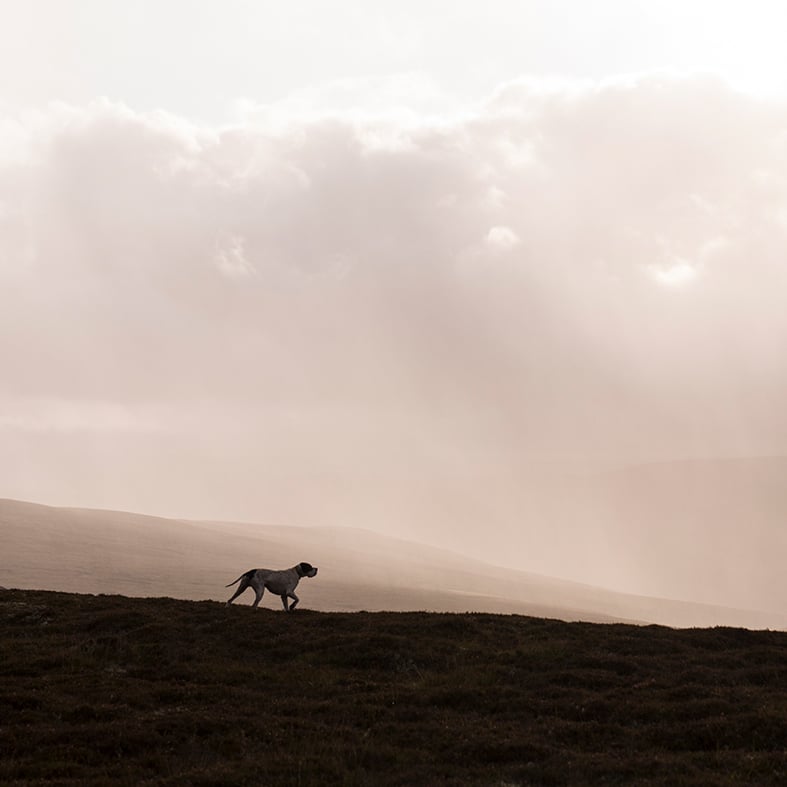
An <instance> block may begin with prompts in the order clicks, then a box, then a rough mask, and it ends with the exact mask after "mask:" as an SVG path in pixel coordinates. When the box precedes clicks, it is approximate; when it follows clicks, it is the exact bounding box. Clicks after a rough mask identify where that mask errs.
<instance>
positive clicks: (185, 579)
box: [0, 500, 787, 629]
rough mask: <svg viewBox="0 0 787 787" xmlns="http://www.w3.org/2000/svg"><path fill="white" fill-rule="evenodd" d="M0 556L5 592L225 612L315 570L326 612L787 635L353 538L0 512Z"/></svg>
mask: <svg viewBox="0 0 787 787" xmlns="http://www.w3.org/2000/svg"><path fill="white" fill-rule="evenodd" d="M0 554H2V563H1V564H0V585H3V586H6V587H23V588H24V587H26V588H37V589H44V590H65V591H74V592H80V593H122V594H124V595H130V596H172V597H179V598H184V599H192V600H203V599H205V600H207V599H210V600H224V599H226V598H228V597H229V595H230V592H229V591H227V590H226V589H225V587H224V586H225V585H226V584H227V583H228V582H231V581H232V580H234V579H235V578H236V577H237V576H238V575H239V574H240V573H241V572H243V571H245V570H247V569H249V568H253V567H259V566H265V567H285V566H291V565H294V564H295V563H297V562H300V561H301V560H306V561H308V562H310V563H312V564H314V565H316V566H318V567H320V574H319V577H318V579H316V580H313V581H311V580H307V581H305V582H303V583H302V584H301V586H300V588H299V591H298V593H299V595H300V596H301V598H302V599H303V602H302V603H303V605H304V606H308V607H309V608H311V609H317V610H322V611H359V610H368V611H381V610H391V611H404V610H425V611H438V612H462V611H468V610H470V611H478V612H496V613H518V614H526V615H532V616H539V617H553V618H560V619H565V620H586V621H593V622H610V621H621V620H625V621H644V622H652V623H661V624H667V625H675V626H709V625H734V626H746V627H749V628H784V629H787V614H778V613H775V612H769V613H758V612H755V611H746V610H734V609H724V608H720V607H714V606H711V605H701V604H690V603H686V602H680V601H671V600H665V599H655V598H645V597H641V596H634V595H630V594H622V593H615V592H613V591H610V590H605V589H602V588H598V587H592V586H590V585H583V584H579V583H575V582H568V581H565V580H560V579H555V578H551V577H544V576H540V575H537V574H532V573H527V572H521V571H514V570H511V569H505V568H501V567H499V566H492V565H490V564H488V563H484V562H482V561H479V560H473V559H472V558H469V557H466V556H464V555H459V554H456V553H453V552H450V551H447V550H441V549H437V548H435V547H430V546H426V545H424V544H417V543H413V542H408V541H402V540H399V539H395V538H390V537H386V536H383V535H380V534H378V533H373V532H371V531H368V530H358V529H352V528H300V527H281V526H272V525H257V524H249V523H232V522H191V521H185V520H174V519H163V518H160V517H151V516H143V515H140V514H132V513H128V512H117V511H101V510H90V509H68V508H54V507H51V506H42V505H37V504H34V503H25V502H20V501H13V500H0ZM244 600H245V599H243V598H241V602H243V601H244ZM263 603H265V604H267V605H271V604H272V605H273V606H274V607H275V606H276V605H277V604H278V603H279V602H278V600H276V599H273V600H271V599H269V598H266V599H265V600H264V602H263Z"/></svg>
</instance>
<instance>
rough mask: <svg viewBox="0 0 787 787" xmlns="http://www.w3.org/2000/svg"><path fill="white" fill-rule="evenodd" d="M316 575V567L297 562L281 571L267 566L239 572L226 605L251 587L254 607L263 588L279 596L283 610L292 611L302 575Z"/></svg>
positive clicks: (258, 601) (296, 600) (263, 590)
mask: <svg viewBox="0 0 787 787" xmlns="http://www.w3.org/2000/svg"><path fill="white" fill-rule="evenodd" d="M314 576H317V569H316V568H315V567H314V566H313V565H311V563H298V565H297V566H293V567H292V568H286V569H283V570H282V571H273V570H271V569H269V568H253V569H251V571H247V572H246V573H245V574H241V575H240V576H239V577H238V578H237V579H236V580H235V582H240V585H239V586H238V589H237V590H236V591H235V595H233V597H232V598H231V599H230V600H229V601H228V602H227V606H229V605H230V604H232V602H233V601H234V600H235V599H236V598H237V597H238V596H239V595H240V594H241V593H243V591H244V590H246V588H249V587H250V588H252V589H253V590H254V593H255V595H256V598H255V599H254V603H253V604H252V607H256V606H257V605H258V604H259V603H260V599H262V595H263V593H265V590H266V589H267V590H270V592H271V593H275V594H276V595H277V596H279V597H280V598H281V603H282V605H283V606H284V611H285V612H292V611H293V610H294V609H295V605H296V604H297V603H298V602H299V601H300V599H299V598H298V597H297V596H296V595H295V588H296V587H297V586H298V582H300V581H301V578H302V577H314ZM235 582H230V584H229V585H226V587H228V588H229V587H232V586H233V585H234V584H235ZM288 599H292V604H288Z"/></svg>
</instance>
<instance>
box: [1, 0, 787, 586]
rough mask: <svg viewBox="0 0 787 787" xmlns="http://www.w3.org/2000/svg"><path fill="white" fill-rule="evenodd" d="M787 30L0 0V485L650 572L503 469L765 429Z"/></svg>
mask: <svg viewBox="0 0 787 787" xmlns="http://www.w3.org/2000/svg"><path fill="white" fill-rule="evenodd" d="M786 28H787V8H785V6H784V4H783V3H780V2H776V0H774V1H773V2H769V1H768V0H749V2H745V3H744V2H713V3H712V2H705V1H704V0H703V1H701V2H691V0H683V2H681V3H678V2H672V1H671V0H662V2H658V3H656V2H644V1H638V0H599V1H598V2H593V3H586V2H580V1H579V0H576V1H574V2H571V1H568V0H550V2H537V1H528V0H521V1H520V2H499V1H495V0H488V1H487V2H484V3H480V2H468V1H467V0H465V1H464V2H457V1H456V0H455V1H454V2H450V3H449V2H436V1H434V0H433V1H431V2H430V1H429V0H421V1H420V2H418V3H415V2H404V1H403V0H398V2H395V3H394V2H378V3H361V2H333V3H324V2H314V1H313V2H292V3H286V4H285V3H272V2H241V1H240V0H222V2H216V1H214V0H189V1H188V2H185V1H184V0H168V2H161V0H158V1H157V2H155V3H154V2H148V1H147V0H139V2H135V3H125V2H117V1H115V0H58V1H56V0H52V1H51V2H45V1H44V0H25V2H21V0H20V1H19V2H15V1H14V0H0V496H3V497H11V498H20V499H26V500H33V501H36V502H43V503H51V504H62V505H79V506H101V507H110V508H115V509H125V510H134V511H139V512H144V513H154V514H163V515H169V516H182V517H192V518H222V519H243V520H249V521H260V522H269V523H282V524H298V525H305V524H315V525H321V524H325V525H336V524H346V525H352V526H361V527H370V528H372V529H378V530H381V531H385V532H389V533H391V532H392V533H396V534H399V535H402V536H403V537H408V538H420V539H421V540H424V541H427V542H429V543H436V544H441V545H446V546H450V547H452V548H456V549H459V550H463V551H468V552H471V553H473V554H476V555H478V556H481V557H484V558H485V559H489V560H493V561H496V562H500V563H505V564H506V565H516V566H519V567H524V568H527V569H529V570H542V571H544V572H545V573H553V574H556V575H562V576H569V578H573V577H577V578H583V579H587V580H593V581H597V582H598V583H600V584H603V580H604V579H605V578H607V579H609V581H608V582H606V584H608V585H610V584H615V583H617V585H618V587H620V588H622V589H632V590H643V589H645V590H649V591H654V592H655V591H659V592H662V593H665V594H666V593H667V592H668V590H669V586H668V584H666V580H665V582H664V583H662V584H659V582H658V581H657V580H656V579H654V576H655V574H654V573H653V571H651V574H650V575H648V576H650V579H649V580H648V581H646V579H644V578H643V577H645V574H646V572H645V571H644V569H642V566H641V565H640V564H638V565H639V569H638V570H637V571H628V572H618V573H615V571H614V570H613V568H612V566H611V565H610V560H609V559H605V558H604V555H603V547H602V546H598V545H597V549H598V552H597V553H596V552H594V553H592V554H593V557H592V560H591V561H590V563H591V564H592V566H593V567H592V568H589V567H588V560H587V555H588V553H587V551H586V550H587V549H588V543H586V542H589V543H591V544H592V543H596V542H595V540H594V539H584V540H583V539H576V538H575V534H576V528H578V527H580V528H581V527H583V526H584V525H583V521H584V520H583V519H582V516H579V515H577V514H575V515H574V518H573V519H572V520H571V523H570V526H569V524H567V520H566V519H561V518H560V517H559V516H558V515H556V514H554V515H553V516H552V518H551V519H550V520H549V523H548V524H547V523H546V522H540V521H538V517H537V516H536V515H535V514H534V513H533V509H532V505H531V504H532V499H531V498H532V496H531V491H532V490H534V489H536V488H538V489H539V490H540V494H541V495H542V496H543V490H544V489H548V490H550V492H554V493H555V494H557V495H560V494H561V490H562V489H564V487H563V486H561V484H562V481H561V479H564V478H565V477H566V476H567V475H569V476H571V477H572V478H573V477H575V475H576V474H577V473H588V472H589V473H599V472H611V471H614V470H617V469H621V468H626V467H628V466H631V465H637V464H642V463H649V462H685V461H687V460H692V461H693V462H710V461H716V460H725V461H726V460H729V459H731V458H733V459H739V458H762V457H771V458H772V457H779V456H783V455H787V410H786V409H785V407H784V391H785V384H786V383H787V353H785V352H784V348H785V340H787V309H785V306H784V297H783V293H784V292H785V286H786V285H787V263H786V262H785V240H787V132H786V131H785V129H787V122H785V121H787V70H785V68H784V51H783V45H782V38H783V31H784V30H785V29H786ZM703 472H704V471H703ZM544 505H546V504H544ZM751 505H752V511H755V512H756V510H757V500H756V499H752V500H751ZM606 510H607V509H603V507H602V508H601V509H599V510H598V511H591V512H588V513H587V517H588V522H591V521H592V523H593V524H592V526H591V524H587V527H588V533H590V532H592V533H594V534H597V533H600V532H601V531H603V522H602V519H603V516H604V511H606ZM561 516H567V515H565V514H563V515H561ZM577 517H579V518H577ZM778 521H779V520H778V518H776V519H773V522H772V523H771V524H767V523H766V524H765V525H763V527H764V528H765V531H764V532H765V533H766V536H767V537H768V538H771V539H772V540H773V543H777V544H781V545H783V546H787V545H785V544H784V540H783V536H782V535H781V531H780V530H779V528H781V525H780V524H778ZM768 522H771V520H768ZM643 527H644V526H643ZM648 527H651V525H648ZM599 528H600V530H599ZM631 528H632V533H633V536H634V537H635V541H636V536H637V533H638V531H637V525H636V523H634V524H632V525H631ZM782 529H783V528H782ZM777 531H778V532H777ZM572 533H573V534H574V535H571V534H572ZM642 535H643V537H645V536H647V535H648V534H646V533H644V531H643V533H642ZM651 535H652V534H651ZM700 535H701V537H702V540H703V542H704V543H707V542H708V541H709V540H711V541H712V540H713V529H712V523H708V524H707V527H706V528H705V529H702V528H701V529H700ZM738 535H739V537H738V538H737V539H736V537H734V534H733V536H731V537H730V538H729V539H728V541H729V546H728V551H727V552H725V553H724V554H723V555H721V557H720V558H719V559H720V560H722V561H723V560H726V559H731V557H732V556H734V554H735V553H736V551H739V550H740V549H741V547H742V544H744V543H745V544H748V546H751V544H750V543H749V542H747V541H746V538H747V536H746V534H745V527H744V526H743V525H741V528H740V533H739V534H738ZM779 539H781V540H779ZM580 541H582V542H583V547H582V552H579V551H577V546H576V545H577V544H578V543H580ZM637 543H638V544H639V545H640V546H641V545H642V544H644V543H646V541H641V542H637ZM725 543H727V542H725ZM768 543H771V542H768ZM545 544H546V545H549V548H547V547H545V546H544V545H545ZM639 551H640V552H641V551H642V550H639ZM764 559H766V560H767V559H773V560H775V557H773V556H772V557H771V558H768V556H767V555H766V557H765V558H764ZM561 561H562V562H561ZM651 568H652V567H651ZM640 569H642V570H640ZM750 570H751V571H752V572H756V571H757V565H756V561H755V562H754V563H753V564H752V565H751V566H750ZM662 575H663V576H665V577H668V578H674V577H673V576H672V575H671V574H670V573H669V572H662ZM722 585H723V580H722V579H719V584H718V588H722ZM687 587H688V586H687ZM722 589H723V588H722ZM711 595H712V594H711ZM721 595H723V594H721V591H720V595H719V597H721ZM725 598H733V600H734V594H732V593H730V594H728V595H727V596H725ZM755 601H756V599H755Z"/></svg>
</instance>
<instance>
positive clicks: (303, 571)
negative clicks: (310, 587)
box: [295, 563, 317, 577]
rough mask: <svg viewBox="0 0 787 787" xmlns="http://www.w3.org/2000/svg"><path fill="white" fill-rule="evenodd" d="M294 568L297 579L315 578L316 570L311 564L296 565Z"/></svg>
mask: <svg viewBox="0 0 787 787" xmlns="http://www.w3.org/2000/svg"><path fill="white" fill-rule="evenodd" d="M295 568H296V569H297V571H298V576H299V577H316V576H317V569H316V568H315V567H314V566H313V565H312V564H311V563H298V565H297V566H295Z"/></svg>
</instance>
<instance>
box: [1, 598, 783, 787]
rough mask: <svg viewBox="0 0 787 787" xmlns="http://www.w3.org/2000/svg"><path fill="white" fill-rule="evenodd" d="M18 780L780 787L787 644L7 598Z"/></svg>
mask: <svg viewBox="0 0 787 787" xmlns="http://www.w3.org/2000/svg"><path fill="white" fill-rule="evenodd" d="M0 708H1V709H2V711H1V713H0V752H2V756H0V782H2V783H3V784H5V785H51V784H58V785H63V786H64V787H65V786H67V785H80V786H82V785H105V784H151V785H176V784H190V785H205V786H206V787H207V785H225V784H226V785H229V784H232V785H257V784H265V785H271V786H275V785H304V786H306V785H325V784H342V785H367V784H375V785H405V784H407V785H409V784H429V785H476V784H477V785H501V784H539V785H563V784H577V783H607V784H609V783H612V784H627V785H644V784H648V785H674V784H682V785H708V784H716V785H733V784H759V785H767V784H773V785H776V784H784V782H785V779H787V750H786V749H785V741H787V633H784V632H767V631H748V630H742V629H729V628H717V629H694V630H674V629H668V628H660V627H655V626H648V627H644V626H630V625H622V624H617V625H598V624H588V623H565V622H560V621H556V620H545V619H536V618H527V617H520V616H515V615H505V616H501V615H488V614H461V615H456V614H434V613H431V614H428V613H319V612H314V611H309V610H304V611H301V610H298V611H296V612H295V613H293V614H291V615H287V614H285V613H284V612H281V611H277V612H274V611H272V610H268V609H259V610H252V609H249V608H248V607H238V606H236V607H231V608H226V607H225V606H223V605H221V604H218V603H214V602H189V601H180V600H174V599H168V598H148V599H130V598H124V597H121V596H87V595H74V594H64V593H51V592H42V591H0Z"/></svg>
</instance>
